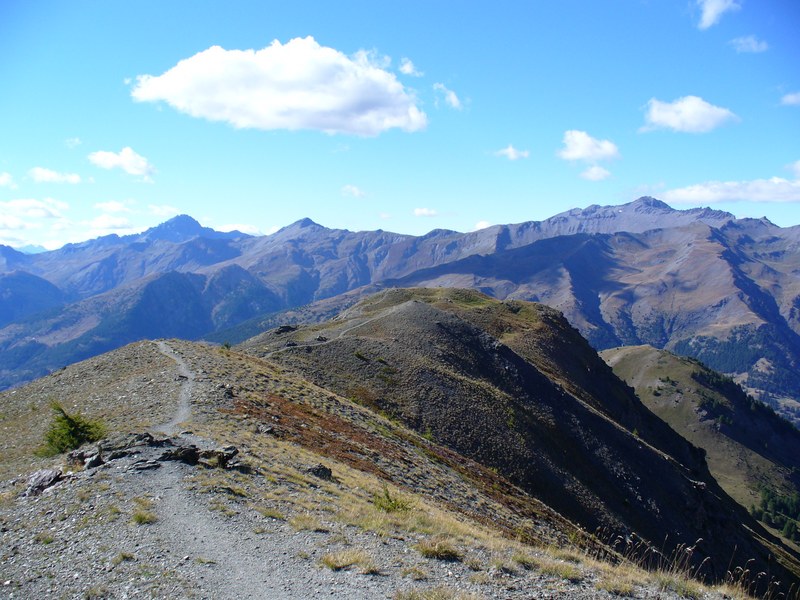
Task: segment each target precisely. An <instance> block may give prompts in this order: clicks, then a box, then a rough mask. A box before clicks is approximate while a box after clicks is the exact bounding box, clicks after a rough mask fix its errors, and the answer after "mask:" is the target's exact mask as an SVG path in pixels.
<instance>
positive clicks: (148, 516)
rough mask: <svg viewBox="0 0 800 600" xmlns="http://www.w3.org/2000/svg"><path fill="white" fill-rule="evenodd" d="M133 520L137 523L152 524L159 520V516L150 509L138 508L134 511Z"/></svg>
mask: <svg viewBox="0 0 800 600" xmlns="http://www.w3.org/2000/svg"><path fill="white" fill-rule="evenodd" d="M131 521H132V522H133V523H135V524H136V525H150V524H152V523H155V522H156V521H158V517H157V516H156V514H155V513H153V512H150V511H149V510H142V509H139V510H136V511H134V513H133V515H132V516H131Z"/></svg>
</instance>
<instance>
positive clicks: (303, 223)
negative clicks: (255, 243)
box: [276, 217, 326, 234]
mask: <svg viewBox="0 0 800 600" xmlns="http://www.w3.org/2000/svg"><path fill="white" fill-rule="evenodd" d="M306 229H314V230H317V229H326V227H325V226H323V225H320V224H319V223H315V222H314V221H312V220H311V219H309V218H308V217H305V218H304V219H300V220H299V221H295V222H294V223H292V224H290V225H287V226H286V227H282V228H280V229H279V230H278V231H277V232H276V234H277V233H287V232H288V233H299V232H302V231H304V230H306Z"/></svg>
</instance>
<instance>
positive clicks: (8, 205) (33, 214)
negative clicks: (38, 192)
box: [0, 198, 69, 246]
mask: <svg viewBox="0 0 800 600" xmlns="http://www.w3.org/2000/svg"><path fill="white" fill-rule="evenodd" d="M68 208H69V205H68V204H66V203H65V202H60V201H58V200H54V199H52V198H45V199H44V200H38V199H35V198H19V199H15V200H8V201H5V202H0V244H8V245H12V246H25V245H28V244H32V243H37V244H40V245H43V246H46V244H45V243H43V242H40V241H38V240H36V239H35V238H36V234H33V236H32V233H31V232H36V231H42V230H45V229H49V230H53V229H56V228H59V227H65V226H66V224H67V223H68V222H69V221H68V220H67V219H66V217H64V214H63V212H64V211H65V210H67V209H68ZM20 232H26V233H25V234H20Z"/></svg>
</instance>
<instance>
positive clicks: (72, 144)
mask: <svg viewBox="0 0 800 600" xmlns="http://www.w3.org/2000/svg"><path fill="white" fill-rule="evenodd" d="M64 144H65V145H66V146H67V148H77V147H78V146H80V145H81V138H79V137H71V138H67V139H65V140H64Z"/></svg>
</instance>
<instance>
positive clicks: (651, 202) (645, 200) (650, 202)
mask: <svg viewBox="0 0 800 600" xmlns="http://www.w3.org/2000/svg"><path fill="white" fill-rule="evenodd" d="M628 206H630V207H632V208H637V209H638V208H640V207H641V208H648V209H654V208H657V209H659V210H666V211H669V212H673V211H674V210H675V209H674V208H672V207H671V206H670V205H669V204H667V203H666V202H662V201H661V200H659V199H657V198H653V197H652V196H642V197H640V198H637V199H636V200H634V201H633V202H631V203H630V204H629V205H628Z"/></svg>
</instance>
